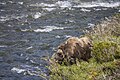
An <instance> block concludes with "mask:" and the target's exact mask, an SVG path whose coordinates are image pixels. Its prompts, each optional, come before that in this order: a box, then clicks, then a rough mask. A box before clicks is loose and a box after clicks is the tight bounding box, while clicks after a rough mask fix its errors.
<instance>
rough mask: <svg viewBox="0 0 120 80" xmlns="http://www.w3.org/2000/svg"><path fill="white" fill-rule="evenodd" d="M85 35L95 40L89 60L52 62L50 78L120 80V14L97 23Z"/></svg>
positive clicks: (64, 79) (52, 79)
mask: <svg viewBox="0 0 120 80" xmlns="http://www.w3.org/2000/svg"><path fill="white" fill-rule="evenodd" d="M85 36H88V37H90V38H91V39H92V41H93V49H92V58H91V59H89V62H86V61H81V62H77V64H74V65H71V66H65V65H59V64H51V65H50V66H49V70H50V71H51V73H50V80H120V14H116V15H114V16H113V17H112V18H110V19H108V20H106V21H103V22H101V23H100V24H97V25H96V26H95V27H94V28H92V30H91V31H88V32H86V34H85Z"/></svg>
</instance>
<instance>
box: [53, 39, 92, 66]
mask: <svg viewBox="0 0 120 80" xmlns="http://www.w3.org/2000/svg"><path fill="white" fill-rule="evenodd" d="M91 47H92V45H91V40H90V39H89V38H87V37H82V38H77V37H71V38H68V39H67V40H66V41H65V42H64V43H62V44H60V46H58V50H57V51H56V53H54V54H53V56H52V58H53V59H54V61H55V62H57V63H59V64H62V62H64V61H67V62H68V63H70V64H74V63H76V59H78V60H80V59H83V60H88V59H89V58H90V56H91Z"/></svg>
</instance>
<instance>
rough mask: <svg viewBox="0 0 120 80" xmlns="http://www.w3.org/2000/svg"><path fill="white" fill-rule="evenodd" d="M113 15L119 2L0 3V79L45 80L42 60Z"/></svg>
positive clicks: (54, 0)
mask: <svg viewBox="0 0 120 80" xmlns="http://www.w3.org/2000/svg"><path fill="white" fill-rule="evenodd" d="M88 1H89V2H88ZM115 13H120V1H119V0H0V80H44V78H43V77H41V76H40V75H41V74H44V76H48V75H49V74H48V70H47V68H46V66H47V65H48V64H47V62H46V61H44V60H43V59H42V58H44V57H45V56H51V55H52V54H53V52H54V50H55V49H56V47H57V46H58V45H59V44H60V43H62V42H63V41H64V40H65V39H67V38H68V37H71V36H77V37H79V36H80V35H83V34H84V31H85V30H87V29H89V28H90V27H93V26H94V25H95V24H97V23H99V22H100V21H102V20H104V19H107V17H109V16H111V15H113V14H115Z"/></svg>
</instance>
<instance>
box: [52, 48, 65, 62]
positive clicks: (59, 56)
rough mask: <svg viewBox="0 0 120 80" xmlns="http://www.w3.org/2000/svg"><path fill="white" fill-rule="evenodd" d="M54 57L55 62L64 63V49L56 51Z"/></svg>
mask: <svg viewBox="0 0 120 80" xmlns="http://www.w3.org/2000/svg"><path fill="white" fill-rule="evenodd" d="M52 58H53V59H54V61H55V62H57V63H59V64H62V62H63V60H64V54H63V51H62V50H61V49H58V50H57V52H56V53H54V55H53V56H52Z"/></svg>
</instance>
